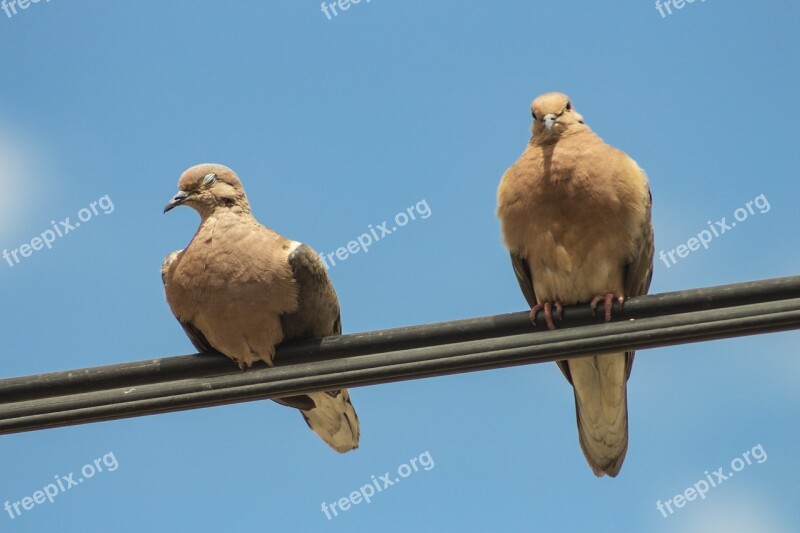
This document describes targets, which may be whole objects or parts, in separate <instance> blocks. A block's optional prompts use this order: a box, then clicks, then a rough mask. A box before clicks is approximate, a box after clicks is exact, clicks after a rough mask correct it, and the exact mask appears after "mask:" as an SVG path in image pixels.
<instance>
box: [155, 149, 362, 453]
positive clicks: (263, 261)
mask: <svg viewBox="0 0 800 533" xmlns="http://www.w3.org/2000/svg"><path fill="white" fill-rule="evenodd" d="M179 205H188V206H190V207H192V208H194V209H195V210H196V211H197V212H198V213H199V214H200V218H201V221H200V227H199V228H198V229H197V233H195V235H194V237H193V238H192V240H191V242H190V243H189V245H188V246H187V247H186V248H185V249H183V250H179V251H176V252H173V253H171V254H169V255H168V256H167V258H166V259H165V260H164V263H163V265H162V267H161V277H162V280H163V282H164V290H165V292H166V296H167V302H168V303H169V306H170V309H172V313H173V314H174V315H175V318H177V319H178V322H180V324H181V326H183V329H184V331H185V332H186V334H187V335H188V337H189V339H190V340H191V341H192V344H194V346H195V347H196V348H197V349H198V350H199V351H201V352H219V353H221V354H224V355H226V356H228V357H229V358H230V359H232V360H233V361H234V362H235V363H237V364H238V365H239V367H240V368H244V367H249V366H251V365H252V364H253V362H255V361H263V362H264V363H266V364H267V365H269V366H271V365H272V359H273V356H274V354H275V346H277V345H278V344H280V343H281V342H283V341H286V340H299V339H307V338H316V337H324V336H327V335H338V334H341V331H342V324H341V319H340V314H339V301H338V299H337V297H336V291H335V290H334V288H333V284H332V283H331V282H330V280H329V279H328V275H327V273H326V271H325V267H324V265H323V264H322V262H321V261H320V259H319V257H318V256H317V254H316V252H314V250H313V249H312V248H311V247H310V246H308V245H306V244H302V243H300V242H297V241H291V240H289V239H286V238H285V237H282V236H281V235H278V234H277V233H275V232H274V231H272V230H270V229H268V228H266V227H264V226H262V225H261V224H259V223H258V221H257V220H256V219H255V218H254V217H253V215H252V213H251V212H250V204H249V202H248V201H247V197H246V196H245V193H244V189H243V188H242V183H241V182H240V181H239V178H238V176H237V175H236V174H235V173H234V172H233V171H232V170H231V169H229V168H227V167H225V166H222V165H214V164H203V165H197V166H194V167H192V168H190V169H188V170H187V171H186V172H184V173H183V175H182V176H181V178H180V180H179V181H178V193H177V194H176V195H175V196H174V197H173V198H172V199H171V200H170V201H169V203H168V204H167V206H166V207H165V208H164V212H165V213H166V212H167V211H169V210H171V209H173V208H174V207H177V206H179ZM275 401H277V402H279V403H281V404H283V405H287V406H290V407H295V408H297V409H299V410H300V412H301V413H302V415H303V418H304V419H305V420H306V423H307V424H308V426H309V427H310V428H311V429H312V430H314V432H316V433H317V435H319V436H320V437H321V438H322V440H324V441H325V442H326V443H327V444H328V445H330V446H331V447H332V448H333V449H335V450H336V451H338V452H347V451H349V450H352V449H354V448H357V447H358V438H359V425H358V417H357V416H356V412H355V409H354V408H353V405H352V404H351V403H350V393H349V392H348V391H347V389H341V390H336V391H328V392H318V393H313V394H304V395H298V396H292V397H288V398H281V399H276V400H275Z"/></svg>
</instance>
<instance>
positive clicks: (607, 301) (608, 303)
mask: <svg viewBox="0 0 800 533" xmlns="http://www.w3.org/2000/svg"><path fill="white" fill-rule="evenodd" d="M614 300H616V301H618V302H619V306H620V307H622V305H623V304H624V303H625V296H624V295H622V294H614V293H611V292H610V293H608V294H598V295H597V296H595V297H594V298H592V301H591V302H590V303H589V306H590V307H591V308H592V316H596V314H595V311H596V310H597V304H598V303H599V302H601V301H602V302H603V317H604V318H605V321H606V322H608V321H610V320H611V308H612V307H613V306H614Z"/></svg>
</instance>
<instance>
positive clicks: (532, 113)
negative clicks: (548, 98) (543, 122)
mask: <svg viewBox="0 0 800 533" xmlns="http://www.w3.org/2000/svg"><path fill="white" fill-rule="evenodd" d="M531 116H532V117H533V120H537V118H536V113H534V112H533V111H531Z"/></svg>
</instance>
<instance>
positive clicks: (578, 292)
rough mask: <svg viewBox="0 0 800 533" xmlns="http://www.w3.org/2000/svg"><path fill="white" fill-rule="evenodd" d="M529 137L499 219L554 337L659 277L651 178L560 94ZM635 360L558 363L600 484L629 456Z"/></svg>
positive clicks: (536, 109) (543, 108) (536, 113)
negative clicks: (582, 310)
mask: <svg viewBox="0 0 800 533" xmlns="http://www.w3.org/2000/svg"><path fill="white" fill-rule="evenodd" d="M531 112H532V115H533V136H532V137H531V139H530V141H529V142H528V145H527V147H526V148H525V151H524V152H523V153H522V155H521V156H520V158H519V159H518V160H517V162H516V163H514V164H513V165H512V166H511V167H510V168H509V169H508V170H507V171H506V172H505V174H504V175H503V177H502V179H501V181H500V187H499V189H498V193H497V214H498V217H499V218H500V223H501V228H502V234H503V240H504V242H505V245H506V247H507V248H508V250H509V252H510V254H511V262H512V265H513V267H514V272H515V273H516V276H517V280H518V281H519V285H520V287H521V288H522V292H523V294H524V295H525V298H526V299H527V301H528V304H529V305H530V307H531V318H532V319H534V318H535V316H536V313H537V312H538V311H540V310H542V311H544V316H545V322H546V323H547V326H548V327H549V328H550V329H553V328H554V322H553V316H555V317H556V318H558V317H559V316H560V311H561V308H562V306H563V305H571V304H578V303H589V304H591V306H592V309H594V308H595V306H596V305H597V303H598V302H602V305H603V309H604V315H605V319H606V320H609V319H610V317H611V308H612V304H613V302H614V301H615V300H616V301H618V302H619V303H620V304H622V303H623V301H624V299H625V298H629V297H632V296H639V295H642V294H646V293H647V290H648V288H649V286H650V279H651V277H652V272H653V228H652V224H651V221H650V209H651V203H652V199H651V196H650V189H649V186H648V184H647V177H646V176H645V173H644V172H643V171H642V169H641V168H639V166H638V165H637V164H636V162H635V161H634V160H633V159H631V158H630V157H628V155H627V154H625V153H624V152H622V151H620V150H618V149H616V148H614V147H612V146H609V145H608V144H606V143H605V142H603V140H602V139H601V138H600V137H598V136H597V135H595V134H594V132H592V130H591V129H589V127H588V126H587V125H586V124H585V123H584V121H583V117H581V115H579V114H578V112H577V111H576V110H575V108H574V107H573V106H572V103H571V102H570V99H569V98H568V97H567V96H566V95H565V94H561V93H547V94H543V95H541V96H539V97H538V98H536V99H535V100H534V101H533V103H532V104H531ZM633 355H634V354H633V352H632V351H630V352H620V353H612V354H608V355H601V356H593V357H585V358H578V359H569V360H563V361H558V365H559V367H560V368H561V370H562V372H563V373H564V375H565V376H566V378H567V380H569V382H570V383H571V384H572V386H573V389H574V392H575V408H576V411H577V419H578V437H579V441H580V445H581V449H582V450H583V453H584V455H585V456H586V460H587V462H588V463H589V466H590V467H591V468H592V471H593V472H594V473H595V475H597V476H603V475H605V474H608V475H609V476H612V477H613V476H616V475H617V474H618V473H619V470H620V468H621V467H622V462H623V460H624V459H625V453H626V451H627V449H628V410H627V380H628V377H629V376H630V372H631V366H632V364H633Z"/></svg>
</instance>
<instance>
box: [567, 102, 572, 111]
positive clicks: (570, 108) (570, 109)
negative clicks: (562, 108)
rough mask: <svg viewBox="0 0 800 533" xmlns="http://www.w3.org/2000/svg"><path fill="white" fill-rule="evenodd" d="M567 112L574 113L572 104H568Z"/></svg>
mask: <svg viewBox="0 0 800 533" xmlns="http://www.w3.org/2000/svg"><path fill="white" fill-rule="evenodd" d="M567 111H572V102H569V101H568V102H567Z"/></svg>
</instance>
